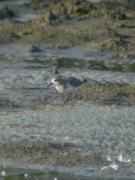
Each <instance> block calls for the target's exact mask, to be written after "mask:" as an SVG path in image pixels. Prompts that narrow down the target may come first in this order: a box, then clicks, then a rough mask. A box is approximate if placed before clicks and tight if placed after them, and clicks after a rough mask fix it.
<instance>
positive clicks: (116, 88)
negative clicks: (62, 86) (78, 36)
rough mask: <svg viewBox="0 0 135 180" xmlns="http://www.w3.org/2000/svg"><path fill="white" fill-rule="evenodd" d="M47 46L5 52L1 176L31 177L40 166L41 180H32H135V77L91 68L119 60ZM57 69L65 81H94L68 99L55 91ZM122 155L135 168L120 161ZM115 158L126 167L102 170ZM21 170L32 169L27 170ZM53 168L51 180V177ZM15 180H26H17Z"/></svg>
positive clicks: (0, 85)
mask: <svg viewBox="0 0 135 180" xmlns="http://www.w3.org/2000/svg"><path fill="white" fill-rule="evenodd" d="M40 48H41V49H42V52H40V53H31V52H29V50H28V48H27V46H25V45H21V44H9V45H3V46H1V49H0V56H1V62H0V69H1V76H0V98H1V101H0V142H1V143H0V146H1V147H0V152H1V155H2V157H3V158H4V160H1V162H4V165H3V163H2V164H1V166H2V167H1V173H2V172H3V171H5V172H6V173H7V174H6V176H8V177H7V178H9V179H14V178H20V179H25V178H26V176H27V175H24V174H27V173H28V174H31V171H30V168H31V167H32V166H33V165H34V164H35V166H34V167H36V168H35V169H36V170H37V171H38V170H40V171H39V173H40V175H28V176H27V178H28V179H34V178H36V179H44V178H45V177H47V178H48V179H49V178H50V179H54V178H55V177H56V178H58V179H61V178H63V179H69V177H70V178H71V179H78V178H79V179H89V178H88V177H84V176H85V175H86V173H87V175H88V176H93V175H94V176H96V177H97V176H98V177H99V176H101V177H102V176H103V179H104V176H112V175H114V176H115V178H116V177H119V176H122V177H123V176H124V177H125V178H126V177H127V176H129V175H130V176H132V177H133V176H134V148H135V143H134V141H131V138H132V139H134V138H135V137H134V117H135V113H134V102H135V100H134V85H135V76H134V73H133V72H128V71H127V70H126V72H120V71H118V69H116V70H114V71H108V70H107V71H106V69H104V68H101V69H100V70H98V68H96V66H94V67H93V66H89V64H90V61H91V59H96V60H97V61H98V62H99V61H100V62H101V63H102V62H104V61H105V60H106V59H109V58H110V59H112V58H113V57H114V54H109V53H108V54H106V53H103V54H98V53H97V54H96V53H92V52H88V51H87V50H86V49H83V48H81V47H76V48H67V49H53V48H46V47H45V45H41V46H40ZM56 66H57V67H59V70H60V73H61V74H62V75H64V76H65V77H69V76H71V75H72V76H75V77H78V78H80V79H82V80H83V79H85V78H87V79H88V83H87V84H86V86H85V87H82V88H81V89H80V91H79V92H77V94H72V95H68V97H67V95H64V96H63V95H60V94H58V93H57V92H56V90H55V88H54V87H51V88H50V89H47V85H48V83H49V82H50V77H51V76H52V70H53V68H54V67H56ZM91 69H92V70H91ZM130 95H131V96H130ZM106 100H107V104H106V103H105V102H106ZM99 101H100V103H99ZM129 105H130V106H129ZM37 149H38V150H37ZM121 153H123V154H124V156H125V157H127V158H130V159H131V162H130V163H126V162H125V163H120V162H117V160H116V159H117V157H118V156H119V154H121ZM108 154H110V155H111V156H112V158H114V159H115V160H114V162H116V163H118V165H119V169H118V170H117V171H114V170H113V169H111V168H110V169H107V171H106V170H105V171H101V168H102V167H103V166H107V165H108V162H107V156H108ZM5 159H6V160H5ZM9 159H11V162H10V163H9V162H8V161H7V160H9ZM15 161H17V162H19V164H18V165H17V166H18V167H20V170H19V173H18V170H17V169H16V168H17V166H16V167H14V168H15V169H14V170H13V172H14V173H13V174H10V172H8V168H9V167H11V168H13V166H14V164H15ZM29 162H31V165H29V166H28V167H27V164H25V163H29ZM38 163H39V167H40V168H39V167H38V165H37V164H38ZM21 166H22V167H23V168H24V169H25V170H23V171H21ZM63 166H65V169H64V168H63ZM26 167H27V168H26ZM26 169H27V170H26ZM41 169H42V172H41ZM43 170H44V171H43ZM47 170H48V172H51V174H44V173H46V171H47ZM53 172H55V173H56V174H55V175H53ZM88 172H89V173H88ZM42 173H43V174H44V175H41V174H42ZM57 173H60V174H57ZM64 173H67V174H66V175H64ZM15 174H21V175H16V176H12V175H15ZM32 174H33V172H32ZM69 174H74V176H72V175H71V176H69ZM78 175H79V177H78ZM98 177H97V178H98ZM5 179H6V177H5ZM99 179H100V178H99Z"/></svg>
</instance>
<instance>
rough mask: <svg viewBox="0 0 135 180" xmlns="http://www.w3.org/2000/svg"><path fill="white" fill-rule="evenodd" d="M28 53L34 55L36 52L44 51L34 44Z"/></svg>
mask: <svg viewBox="0 0 135 180" xmlns="http://www.w3.org/2000/svg"><path fill="white" fill-rule="evenodd" d="M28 51H29V52H31V53H34V52H41V51H42V50H41V49H40V48H39V47H37V46H35V45H33V44H32V45H30V46H29V47H28Z"/></svg>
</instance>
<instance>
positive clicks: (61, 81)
mask: <svg viewBox="0 0 135 180" xmlns="http://www.w3.org/2000/svg"><path fill="white" fill-rule="evenodd" d="M86 81H87V80H86V79H84V80H83V81H82V80H80V79H77V78H75V77H69V78H66V77H62V76H60V75H59V73H58V70H55V73H54V77H53V78H52V79H51V83H50V84H49V85H48V87H50V86H51V85H54V86H55V88H56V90H57V91H58V92H59V93H72V92H74V91H75V90H78V89H79V88H80V86H81V85H83V84H84V83H86Z"/></svg>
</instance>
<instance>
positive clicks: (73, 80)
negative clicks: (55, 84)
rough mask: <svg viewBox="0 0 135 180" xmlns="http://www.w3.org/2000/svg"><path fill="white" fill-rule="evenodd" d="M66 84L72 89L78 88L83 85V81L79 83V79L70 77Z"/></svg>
mask: <svg viewBox="0 0 135 180" xmlns="http://www.w3.org/2000/svg"><path fill="white" fill-rule="evenodd" d="M68 83H69V84H71V86H73V87H78V86H81V85H82V84H83V81H81V80H80V79H77V78H75V77H70V78H69V79H68Z"/></svg>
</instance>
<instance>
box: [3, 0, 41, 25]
mask: <svg viewBox="0 0 135 180" xmlns="http://www.w3.org/2000/svg"><path fill="white" fill-rule="evenodd" d="M29 2H30V1H29V0H21V1H18V0H6V1H5V0H1V1H0V4H3V5H8V6H9V8H10V9H12V10H13V11H14V12H15V17H14V18H13V20H15V21H28V20H32V19H37V18H39V17H40V15H39V14H35V12H33V10H32V9H30V8H28V7H27V6H26V5H25V4H28V3H29Z"/></svg>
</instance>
